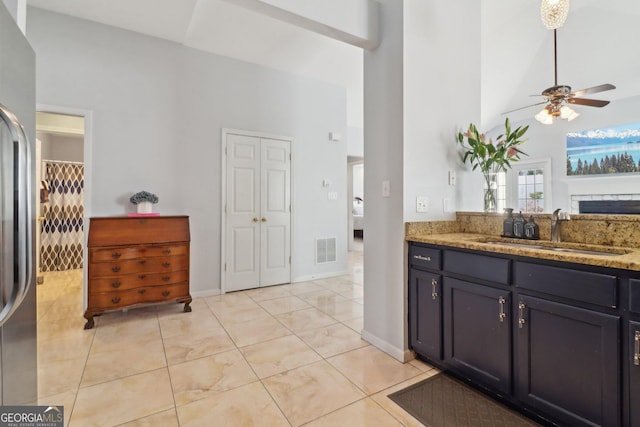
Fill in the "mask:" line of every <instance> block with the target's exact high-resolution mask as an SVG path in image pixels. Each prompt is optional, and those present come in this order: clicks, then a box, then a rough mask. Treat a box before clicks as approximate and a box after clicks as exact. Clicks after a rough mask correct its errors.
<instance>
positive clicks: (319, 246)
mask: <svg viewBox="0 0 640 427" xmlns="http://www.w3.org/2000/svg"><path fill="white" fill-rule="evenodd" d="M335 261H336V238H335V237H329V238H327V239H316V264H324V263H326V262H335Z"/></svg>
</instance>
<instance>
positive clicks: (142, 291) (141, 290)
mask: <svg viewBox="0 0 640 427" xmlns="http://www.w3.org/2000/svg"><path fill="white" fill-rule="evenodd" d="M145 292H147V290H146V289H140V290H138V293H139V294H141V295H142V294H144V293H145Z"/></svg>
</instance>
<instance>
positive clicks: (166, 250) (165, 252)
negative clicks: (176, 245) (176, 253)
mask: <svg viewBox="0 0 640 427" xmlns="http://www.w3.org/2000/svg"><path fill="white" fill-rule="evenodd" d="M162 253H163V254H165V255H169V254H171V249H165V250H164V251H162Z"/></svg>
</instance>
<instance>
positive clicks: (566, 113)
mask: <svg viewBox="0 0 640 427" xmlns="http://www.w3.org/2000/svg"><path fill="white" fill-rule="evenodd" d="M578 116H580V113H578V112H576V111H575V110H574V109H573V108H571V107H569V106H568V105H563V106H562V107H560V118H561V119H564V120H567V121H569V122H570V121H571V120H574V119H577V118H578Z"/></svg>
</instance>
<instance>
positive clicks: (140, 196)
mask: <svg viewBox="0 0 640 427" xmlns="http://www.w3.org/2000/svg"><path fill="white" fill-rule="evenodd" d="M158 200H160V199H158V196H156V195H155V194H152V193H149V192H148V191H140V192H138V193H136V194H134V195H133V196H131V198H130V199H129V201H130V202H131V203H133V204H134V205H136V206H137V208H138V213H140V214H148V213H151V212H152V211H153V209H152V205H155V204H156V203H158Z"/></svg>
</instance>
